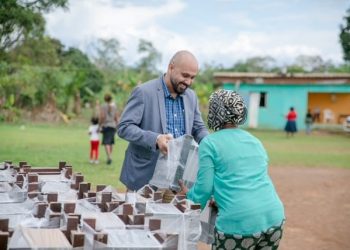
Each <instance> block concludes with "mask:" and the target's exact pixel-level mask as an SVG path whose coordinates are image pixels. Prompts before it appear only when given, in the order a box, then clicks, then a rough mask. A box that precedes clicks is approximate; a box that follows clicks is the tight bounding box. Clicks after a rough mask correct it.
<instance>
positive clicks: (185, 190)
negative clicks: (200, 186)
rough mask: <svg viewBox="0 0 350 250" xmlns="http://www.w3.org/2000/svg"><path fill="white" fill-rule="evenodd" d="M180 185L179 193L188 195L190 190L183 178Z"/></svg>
mask: <svg viewBox="0 0 350 250" xmlns="http://www.w3.org/2000/svg"><path fill="white" fill-rule="evenodd" d="M179 186H180V191H179V192H178V194H183V195H186V194H187V192H188V188H187V187H186V186H185V184H184V182H183V181H182V180H179Z"/></svg>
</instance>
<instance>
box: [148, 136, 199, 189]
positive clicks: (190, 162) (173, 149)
mask: <svg viewBox="0 0 350 250" xmlns="http://www.w3.org/2000/svg"><path fill="white" fill-rule="evenodd" d="M197 172H198V144H197V143H196V142H195V140H194V139H193V137H192V136H190V135H183V136H181V137H178V138H176V139H173V140H170V141H169V142H168V154H167V155H163V154H159V157H158V160H157V163H156V167H155V170H154V174H153V176H152V179H151V180H150V182H149V183H150V185H153V186H156V187H158V188H165V189H167V188H170V189H171V190H175V191H179V189H180V187H179V185H178V180H179V179H182V180H183V181H184V184H185V185H186V186H187V187H188V188H190V187H191V186H192V185H193V183H194V182H195V180H196V177H197Z"/></svg>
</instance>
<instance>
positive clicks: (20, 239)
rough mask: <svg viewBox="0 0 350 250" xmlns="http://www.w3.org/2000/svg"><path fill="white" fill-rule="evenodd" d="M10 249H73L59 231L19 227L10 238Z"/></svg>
mask: <svg viewBox="0 0 350 250" xmlns="http://www.w3.org/2000/svg"><path fill="white" fill-rule="evenodd" d="M8 248H9V249H58V250H68V249H73V248H72V246H71V244H70V243H69V241H68V240H67V238H66V237H65V236H64V234H63V233H62V232H61V230H59V229H32V228H24V227H22V226H19V227H18V228H17V229H16V230H15V232H14V233H13V235H12V237H11V238H10V241H9V244H8Z"/></svg>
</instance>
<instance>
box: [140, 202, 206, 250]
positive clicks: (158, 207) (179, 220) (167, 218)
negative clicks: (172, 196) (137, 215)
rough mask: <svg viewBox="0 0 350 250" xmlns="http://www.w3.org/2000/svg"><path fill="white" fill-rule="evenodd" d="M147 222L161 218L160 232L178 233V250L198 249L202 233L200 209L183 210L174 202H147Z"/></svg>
mask: <svg viewBox="0 0 350 250" xmlns="http://www.w3.org/2000/svg"><path fill="white" fill-rule="evenodd" d="M146 214H147V215H149V216H147V220H146V224H148V223H149V219H160V220H161V227H160V230H159V231H160V232H162V233H166V234H178V235H179V241H178V250H189V249H197V243H198V240H199V237H200V235H201V224H200V220H199V218H200V210H186V211H185V212H181V211H180V210H179V209H177V208H176V207H175V206H174V205H173V204H169V203H166V204H164V203H161V204H159V203H147V204H146Z"/></svg>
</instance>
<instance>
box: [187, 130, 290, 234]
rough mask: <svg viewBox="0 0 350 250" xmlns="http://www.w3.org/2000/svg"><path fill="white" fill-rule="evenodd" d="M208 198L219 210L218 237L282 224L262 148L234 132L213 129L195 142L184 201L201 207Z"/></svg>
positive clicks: (244, 134) (281, 210) (247, 136)
mask: <svg viewBox="0 0 350 250" xmlns="http://www.w3.org/2000/svg"><path fill="white" fill-rule="evenodd" d="M211 196H213V197H214V199H215V201H216V205H217V206H218V208H219V213H218V217H217V220H216V225H215V226H216V229H217V230H218V231H219V232H224V233H227V234H240V235H249V234H254V233H258V232H262V231H265V230H266V229H268V228H270V227H272V226H275V225H278V224H279V223H281V222H282V220H283V219H284V208H283V204H282V202H281V200H280V199H279V197H278V195H277V193H276V190H275V188H274V186H273V184H272V181H271V179H270V177H269V175H268V156H267V154H266V151H265V149H264V147H263V145H262V143H261V142H260V141H259V140H258V139H257V138H256V137H254V136H253V135H251V134H250V133H248V132H246V131H244V130H241V129H238V128H233V129H222V130H219V131H217V132H214V133H213V134H210V135H208V136H207V137H205V138H204V139H203V140H202V141H201V143H200V146H199V170H198V175H197V181H196V183H195V184H194V186H193V187H192V188H191V189H190V190H189V192H188V193H187V198H188V199H190V200H192V201H194V202H196V203H200V204H201V206H202V208H204V207H205V204H206V202H207V201H208V200H209V199H210V198H211Z"/></svg>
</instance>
